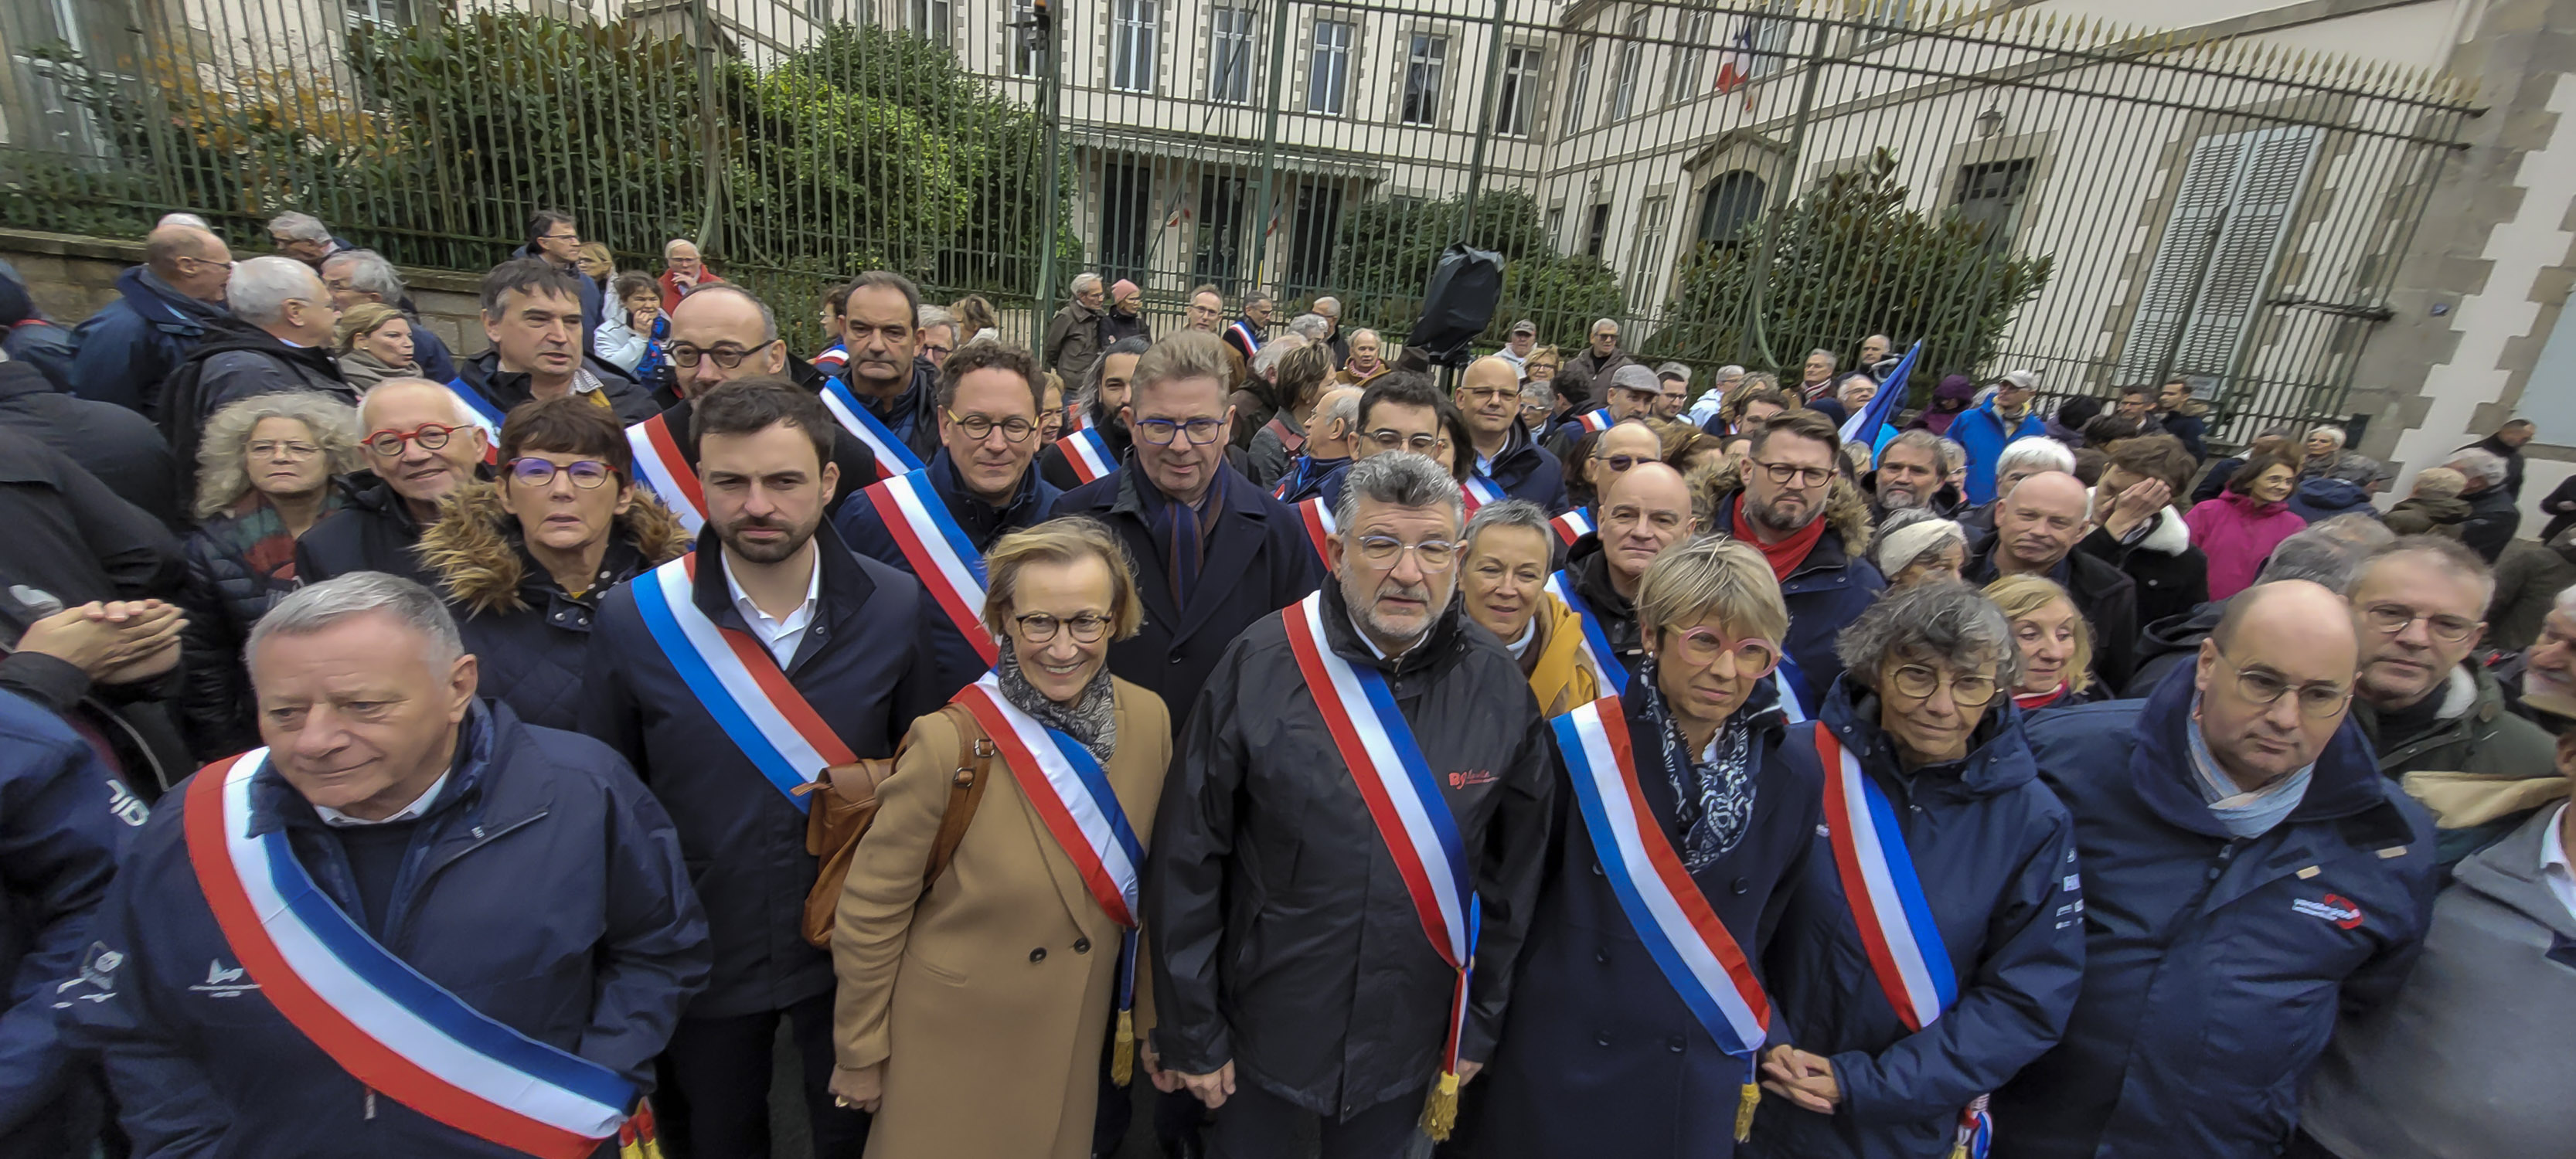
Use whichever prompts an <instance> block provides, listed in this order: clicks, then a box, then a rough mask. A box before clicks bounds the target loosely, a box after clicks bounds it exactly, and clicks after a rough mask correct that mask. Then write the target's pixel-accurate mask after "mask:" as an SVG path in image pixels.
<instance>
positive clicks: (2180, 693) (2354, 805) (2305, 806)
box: [2129, 664, 2406, 839]
mask: <svg viewBox="0 0 2576 1159" xmlns="http://www.w3.org/2000/svg"><path fill="white" fill-rule="evenodd" d="M2197 668H2198V666H2197V665H2192V664H2178V665H2175V666H2174V669H2173V671H2171V672H2168V673H2166V674H2165V678H2164V680H2163V681H2161V682H2160V683H2158V684H2157V685H2156V687H2155V691H2153V692H2150V693H2148V694H2147V699H2146V703H2145V704H2143V705H2142V706H2140V707H2139V709H2138V716H2137V723H2136V725H2135V727H2134V733H2135V735H2134V736H2133V737H2132V739H2133V740H2134V742H2135V746H2134V747H2133V748H2131V749H2130V750H2129V773H2130V776H2131V777H2132V779H2133V780H2134V782H2135V784H2136V785H2137V789H2138V796H2139V797H2140V799H2141V800H2143V801H2145V802H2146V805H2147V807H2148V808H2149V809H2151V810H2153V811H2154V812H2155V814H2156V815H2157V816H2158V817H2160V818H2162V819H2163V820H2164V821H2165V823H2166V824H2169V825H2172V826H2174V827H2176V828H2179V829H2184V830H2188V831H2190V832H2194V833H2200V834H2205V835H2207V836H2211V837H2216V838H2220V839H2226V838H2227V837H2228V832H2227V829H2226V827H2225V826H2223V825H2221V824H2219V822H2218V818H2217V816H2216V815H2215V814H2212V813H2211V812H2210V811H2209V801H2208V799H2207V798H2206V797H2204V796H2203V795H2202V794H2201V791H2200V785H2199V782H2198V779H2197V775H2196V774H2195V773H2194V772H2193V771H2192V768H2191V752H2190V741H2189V739H2188V738H2187V737H2185V736H2184V735H2183V730H2184V729H2187V728H2197V727H2199V725H2198V724H2197V723H2195V722H2194V721H2193V720H2192V719H2191V701H2192V692H2193V686H2194V677H2195V675H2196V674H2197ZM2388 792H2389V783H2388V779H2387V778H2386V777H2383V776H2381V775H2380V773H2379V762H2378V761H2377V760H2376V759H2374V758H2373V756H2372V754H2371V751H2370V741H2369V739H2368V738H2366V737H2364V736H2363V735H2362V730H2361V723H2360V722H2359V721H2356V720H2354V719H2352V718H2351V716H2349V715H2346V716H2345V717H2344V721H2343V723H2342V725H2340V726H2339V727H2337V728H2336V729H2335V732H2334V735H2333V736H2332V737H2330V738H2328V739H2327V741H2326V746H2325V750H2324V751H2323V752H2320V753H2318V754H2317V761H2316V767H2315V769H2314V770H2313V771H2312V772H2311V773H2310V774H2309V781H2308V794H2307V797H2306V799H2304V800H2302V801H2301V802H2300V803H2299V807H2298V808H2296V809H2293V810H2291V811H2290V817H2289V819H2290V821H2291V822H2292V823H2300V822H2317V821H2337V820H2342V819H2344V818H2348V817H2358V816H2360V815H2361V814H2364V813H2367V812H2370V811H2372V810H2374V809H2379V808H2382V807H2384V806H2386V805H2388V804H2389V801H2388ZM2395 831H2396V832H2397V833H2399V834H2403V833H2404V832H2406V825H2405V822H2404V821H2403V820H2402V819H2400V820H2398V821H2396V822H2395Z"/></svg>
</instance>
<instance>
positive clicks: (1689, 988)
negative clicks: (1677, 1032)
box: [1551, 696, 1771, 1141]
mask: <svg viewBox="0 0 2576 1159" xmlns="http://www.w3.org/2000/svg"><path fill="white" fill-rule="evenodd" d="M1551 723H1552V724H1553V725H1554V726H1555V728H1556V747H1557V751H1558V752H1560V753H1563V754H1564V755H1565V765H1566V773H1567V777H1568V779H1569V780H1570V781H1571V783H1572V784H1573V786H1574V797H1575V800H1576V802H1577V803H1578V804H1580V805H1581V806H1582V809H1583V827H1584V830H1585V831H1586V832H1588V833H1590V834H1591V836H1592V847H1593V850H1594V851H1595V852H1596V853H1597V854H1598V855H1599V858H1598V860H1599V862H1600V866H1601V875H1602V877H1603V878H1605V879H1606V880H1608V881H1609V883H1610V892H1611V893H1613V894H1615V895H1616V896H1617V897H1618V898H1619V908H1620V909H1621V910H1622V911H1624V912H1625V913H1626V914H1627V915H1628V924H1629V925H1630V926H1632V927H1634V928H1635V929H1636V931H1637V939H1638V940H1639V941H1641V942H1643V943H1645V946H1646V952H1647V954H1648V955H1650V956H1652V957H1653V958H1654V960H1655V966H1656V968H1658V969H1660V970H1661V971H1663V975H1664V980H1665V981H1667V982H1670V983H1672V986H1673V991H1674V992H1675V993H1677V994H1679V995H1680V996H1681V999H1682V1005H1684V1006H1687V1007H1689V1008H1690V1011H1691V1015H1692V1017H1694V1018H1697V1019H1698V1020H1699V1024H1700V1026H1701V1027H1703V1028H1705V1029H1706V1030H1707V1031H1708V1035H1709V1037H1710V1038H1712V1039H1715V1040H1716V1041H1717V1045H1718V1049H1720V1050H1723V1051H1725V1052H1726V1053H1728V1054H1730V1055H1734V1056H1735V1057H1737V1058H1741V1059H1743V1060H1744V1066H1745V1080H1744V1084H1743V1088H1742V1103H1741V1105H1739V1106H1738V1107H1737V1109H1736V1124H1737V1126H1736V1135H1735V1137H1736V1139H1737V1140H1739V1141H1741V1140H1742V1139H1743V1138H1744V1137H1745V1135H1746V1134H1747V1132H1748V1129H1749V1128H1750V1127H1751V1126H1752V1122H1751V1119H1750V1111H1751V1109H1752V1106H1753V1104H1755V1103H1757V1102H1759V1101H1760V1100H1761V1097H1762V1094H1761V1092H1762V1088H1761V1086H1760V1084H1759V1083H1758V1081H1757V1079H1756V1077H1755V1075H1756V1071H1755V1067H1756V1065H1757V1063H1756V1060H1757V1058H1758V1053H1757V1052H1759V1051H1760V1050H1761V1049H1762V1042H1763V1040H1764V1039H1765V1038H1766V1037H1768V1036H1769V1034H1770V1025H1771V999H1770V997H1769V996H1768V995H1766V994H1764V993H1763V992H1762V983H1761V980H1760V979H1758V978H1756V977H1755V976H1754V974H1753V964H1752V963H1751V962H1750V961H1748V960H1747V959H1746V957H1745V954H1744V949H1743V947H1741V946H1739V945H1737V944H1736V941H1735V935H1734V934H1732V933H1729V932H1728V931H1727V928H1726V924H1725V923H1724V922H1722V921H1720V920H1718V916H1717V911H1716V910H1715V909H1714V908H1711V907H1710V905H1709V904H1708V898H1707V896H1706V895H1704V894H1702V893H1701V892H1700V888H1699V883H1698V882H1696V881H1693V880H1692V879H1691V875H1690V871H1689V870H1688V869H1685V868H1683V866H1682V859H1681V856H1680V855H1679V854H1677V853H1675V852H1674V851H1673V843H1672V839H1671V838H1669V837H1667V836H1665V834H1664V829H1663V823H1662V822H1660V821H1658V820H1656V818H1655V814H1654V812H1653V811H1652V810H1651V809H1649V808H1648V807H1647V805H1646V797H1645V794H1643V793H1642V792H1639V791H1638V788H1637V762H1636V757H1635V754H1634V752H1633V751H1632V749H1631V748H1630V745H1629V740H1628V719H1627V714H1626V710H1625V709H1624V708H1622V707H1621V705H1620V702H1619V698H1618V697H1616V696H1605V697H1602V698H1601V699H1599V700H1596V701H1593V702H1592V703H1590V704H1587V705H1584V706H1583V707H1581V708H1578V709H1575V710H1574V711H1572V712H1569V713H1567V714H1565V715H1563V716H1560V717H1557V718H1556V719H1555V720H1554V721H1553V722H1551Z"/></svg>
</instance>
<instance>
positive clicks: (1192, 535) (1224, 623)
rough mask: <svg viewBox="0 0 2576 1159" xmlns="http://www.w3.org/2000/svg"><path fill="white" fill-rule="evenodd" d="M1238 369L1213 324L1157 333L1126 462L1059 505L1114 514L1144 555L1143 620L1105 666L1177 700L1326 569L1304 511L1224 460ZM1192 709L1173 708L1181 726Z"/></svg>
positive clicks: (1192, 698)
mask: <svg viewBox="0 0 2576 1159" xmlns="http://www.w3.org/2000/svg"><path fill="white" fill-rule="evenodd" d="M1228 373H1230V372H1229V371H1228V370H1227V360H1226V348H1225V344H1224V343H1222V342H1219V341H1217V339H1216V337H1215V336H1214V335H1211V334H1208V333H1206V332H1204V331H1198V330H1184V331H1181V332H1179V333H1176V334H1173V335H1171V336H1170V337H1167V338H1165V339H1163V340H1162V341H1160V342H1157V343H1155V344H1154V348H1153V349H1151V350H1148V351H1146V352H1145V356H1144V357H1143V358H1140V359H1137V360H1136V381H1135V388H1134V394H1133V396H1132V401H1131V402H1130V403H1129V404H1128V407H1127V429H1128V430H1129V431H1131V432H1133V433H1134V435H1135V439H1136V442H1135V446H1134V447H1133V449H1132V450H1131V452H1130V454H1129V456H1128V460H1127V464H1126V467H1124V468H1122V469H1121V470H1119V471H1118V472H1117V473H1116V474H1113V475H1110V476H1108V477H1107V478H1103V479H1097V480H1094V481H1092V482H1090V483H1087V484H1084V485H1083V486H1080V487H1076V488H1074V489H1073V490H1071V491H1067V492H1065V493H1064V495H1063V496H1062V497H1060V498H1058V499H1057V500H1056V503H1055V510H1054V511H1053V514H1055V515H1088V516H1090V517H1092V518H1094V519H1098V520H1100V521H1101V522H1103V523H1106V524H1108V525H1109V527H1110V529H1111V530H1112V531H1115V532H1117V533H1118V538H1119V540H1120V541H1121V542H1124V543H1125V544H1126V545H1127V551H1128V553H1129V554H1130V555H1132V556H1133V557H1134V558H1135V560H1136V588H1137V592H1138V594H1139V595H1140V596H1141V597H1142V598H1143V599H1144V601H1145V627H1144V630H1143V631H1140V632H1138V633H1137V634H1136V635H1135V637H1134V638H1132V639H1128V640H1122V641H1120V642H1118V643H1115V644H1112V645H1110V646H1109V670H1110V671H1111V672H1113V673H1116V674H1117V675H1118V677H1119V678H1120V679H1122V680H1126V681H1128V682H1129V683H1132V684H1138V685H1142V686H1144V687H1145V688H1147V689H1150V690H1152V691H1153V693H1154V694H1155V695H1157V696H1160V697H1162V698H1163V703H1165V704H1168V705H1181V706H1187V705H1190V704H1195V703H1197V702H1198V698H1199V689H1200V688H1202V687H1204V686H1205V685H1206V684H1207V680H1208V676H1209V674H1211V673H1213V672H1215V671H1216V664H1217V658H1218V657H1219V656H1220V655H1222V654H1223V653H1224V652H1225V648H1226V645H1228V644H1231V643H1233V642H1234V638H1235V637H1236V636H1238V635H1240V634H1242V632H1243V630H1244V629H1245V628H1247V627H1249V626H1251V624H1252V622H1253V621H1255V620H1258V619H1260V618H1262V617H1263V616H1267V615H1269V614H1271V613H1273V612H1276V611H1278V610H1279V609H1281V608H1284V607H1287V606H1288V605H1290V604H1293V603H1295V602H1297V601H1298V600H1301V599H1304V598H1305V597H1306V595H1307V593H1310V592H1312V591H1314V590H1315V589H1316V587H1317V586H1319V585H1321V584H1322V583H1323V582H1324V573H1323V564H1322V563H1321V562H1319V561H1318V560H1316V558H1315V549H1314V548H1313V547H1311V546H1309V545H1308V542H1307V539H1306V532H1305V529H1304V527H1303V525H1301V524H1300V523H1299V522H1298V518H1297V513H1296V511H1295V510H1294V509H1292V508H1290V507H1289V506H1288V505H1286V504H1284V503H1281V502H1280V501H1278V500H1276V499H1273V498H1271V497H1270V496H1268V495H1266V494H1263V493H1262V490H1261V488H1259V487H1256V486H1253V484H1252V480H1250V479H1246V478H1244V477H1243V476H1242V475H1241V474H1239V473H1237V472H1236V471H1235V470H1234V468H1232V467H1229V466H1227V465H1226V463H1225V447H1226V443H1225V437H1226V432H1227V431H1228V430H1229V429H1230V428H1231V426H1232V424H1233V421H1234V416H1233V408H1231V407H1229V406H1227V405H1226V401H1225V400H1226V387H1225V384H1226V381H1227V379H1226V376H1227V374H1228ZM1202 437H1204V438H1205V439H1206V440H1207V441H1205V442H1201V441H1199V440H1200V439H1201V438H1202ZM1157 440H1159V441H1157ZM1186 715H1187V710H1186V708H1184V709H1182V710H1181V711H1176V712H1174V713H1173V714H1172V717H1173V719H1172V728H1173V730H1174V732H1176V733H1177V732H1178V731H1179V730H1180V728H1181V726H1182V725H1183V724H1185V723H1186V721H1185V720H1184V717H1186Z"/></svg>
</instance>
